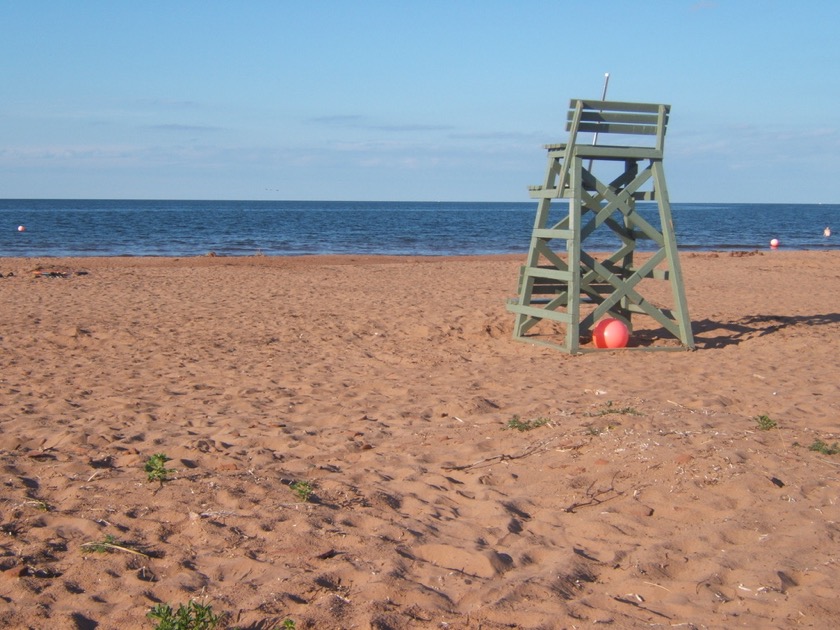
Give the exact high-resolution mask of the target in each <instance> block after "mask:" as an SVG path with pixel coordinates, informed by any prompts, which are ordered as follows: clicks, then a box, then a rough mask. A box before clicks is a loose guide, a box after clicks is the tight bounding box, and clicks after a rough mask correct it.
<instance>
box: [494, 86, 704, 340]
mask: <svg viewBox="0 0 840 630" xmlns="http://www.w3.org/2000/svg"><path fill="white" fill-rule="evenodd" d="M669 112H670V106H669V105H657V104H651V103H622V102H616V101H595V100H572V101H571V103H570V105H569V112H568V119H567V124H566V130H567V131H568V132H569V138H568V141H567V142H566V143H565V144H551V145H547V146H546V147H545V148H546V149H547V150H548V168H547V172H546V176H545V183H544V184H543V185H542V186H531V187H529V192H530V195H531V197H532V198H536V199H538V200H539V201H538V205H537V214H536V218H535V221H534V229H533V232H532V235H531V246H530V250H529V252H528V259H527V262H526V264H525V265H524V266H523V267H522V268H521V270H520V278H519V295H518V297H517V298H514V299H511V300H510V301H509V303H508V307H507V308H508V310H510V311H512V312H513V313H515V314H516V322H515V326H514V331H513V336H514V338H515V339H519V340H522V341H527V342H531V343H537V344H542V345H547V346H551V347H556V348H559V349H560V350H563V351H565V352H569V353H572V354H576V353H579V352H585V351H589V350H593V349H594V348H588V347H587V348H581V332H583V333H584V336H585V337H588V336H589V335H590V334H591V329H592V328H593V326H594V324H595V323H596V322H597V321H598V320H599V319H601V318H603V317H614V318H616V319H619V320H621V321H623V322H624V323H625V325H627V327H628V329H629V330H630V331H631V333H632V330H633V328H632V317H633V315H635V314H639V315H646V316H649V317H650V318H652V319H653V320H655V322H656V323H658V324H659V325H660V326H661V327H662V328H664V329H665V330H666V331H667V333H668V335H670V336H673V337H674V338H676V339H677V340H678V341H679V344H676V345H675V344H674V343H673V342H671V345H662V344H659V345H655V344H652V343H651V344H647V345H638V344H636V345H635V347H637V348H640V349H645V350H675V349H683V348H684V349H693V348H694V337H693V335H692V332H691V322H690V321H689V317H688V305H687V303H686V299H685V292H684V289H683V280H682V272H681V270H680V264H679V257H678V252H677V243H676V238H675V234H674V225H673V220H672V218H671V206H670V203H669V201H668V190H667V187H666V185H665V173H664V170H663V166H662V160H663V153H664V145H665V130H666V127H667V124H668V116H669ZM608 134H609V135H611V136H613V137H616V136H620V137H621V140H623V141H626V142H628V143H629V144H627V145H610V144H598V143H597V140H598V137H599V136H603V135H608ZM587 138H588V139H589V142H586V140H587ZM593 165H598V166H599V169H598V171H599V177H596V176H595V175H594V174H593V171H595V170H596V169H594V168H593ZM602 171H603V172H604V174H601V172H602ZM607 177H609V178H610V179H607ZM559 199H568V212H565V213H561V214H560V217H559V220H556V219H557V218H558V217H557V216H554V214H555V213H553V212H552V207H551V203H552V201H556V200H559ZM637 201H656V206H657V208H658V211H659V212H658V221H657V220H655V219H651V220H650V221H649V220H647V219H646V218H645V217H643V216H642V215H641V214H640V212H639V209H638V208H637V206H636V202H637ZM655 223H658V224H659V225H658V226H657V225H654V224H655ZM596 233H597V234H598V240H599V242H601V243H603V242H604V240H605V237H606V242H607V243H611V242H615V243H616V247H617V249H616V250H615V251H614V252H613V253H611V254H607V255H606V257H602V258H601V259H600V260H598V259H596V257H595V255H593V254H592V253H590V252H589V251H588V250H587V248H586V246H587V238H589V237H592V236H593V235H594V234H596ZM613 239H615V241H613ZM640 245H645V246H646V247H647V248H652V249H653V251H652V253H651V254H650V255H649V256H639V257H638V259H639V260H638V262H639V264H638V266H637V261H636V260H634V258H635V254H636V251H637V248H638V247H639V246H640ZM651 246H652V247H651ZM601 247H602V248H603V247H605V246H604V245H601ZM606 247H607V248H608V247H609V245H607V246H606ZM564 248H565V259H564V257H563V253H564V252H563V249H564ZM642 259H644V260H642ZM648 280H662V281H666V282H669V283H670V293H671V304H670V305H669V306H670V308H665V307H659V306H656V305H654V304H653V303H652V302H651V301H649V300H648V299H646V298H645V297H643V296H642V295H641V293H640V291H641V290H642V287H643V286H646V285H647V284H649V283H648V282H647V281H648ZM643 281H645V282H643ZM582 306H583V307H582ZM564 332H565V335H564V334H563V333H564ZM631 339H633V337H631ZM631 345H632V344H631Z"/></svg>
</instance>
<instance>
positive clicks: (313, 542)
mask: <svg viewBox="0 0 840 630" xmlns="http://www.w3.org/2000/svg"><path fill="white" fill-rule="evenodd" d="M522 261H523V257H522V256H496V257H463V258H412V257H401V258H390V257H362V256H342V257H299V258H273V257H264V256H253V257H247V258H225V257H196V258H181V259H174V258H101V259H93V258H85V259H14V258H0V274H2V278H0V298H2V310H0V348H2V355H0V365H2V369H1V370H0V465H2V476H0V482H2V492H0V627H3V628H34V629H39V630H40V629H44V630H47V629H50V630H55V629H64V628H68V629H74V630H91V629H94V628H96V629H98V630H106V629H112V628H113V629H127V628H128V629H133V628H152V627H154V622H153V621H152V620H150V619H148V618H147V617H146V615H147V613H148V612H149V611H150V609H151V608H152V607H153V606H155V605H156V604H160V603H166V604H170V605H171V606H173V607H174V608H177V607H178V605H179V604H186V603H187V602H189V601H190V600H196V601H198V602H200V603H203V604H208V605H210V606H212V610H213V611H214V612H215V613H217V614H221V615H223V617H224V618H223V622H222V623H221V624H220V625H219V627H220V628H221V627H224V628H242V629H249V630H272V629H274V628H278V627H281V626H282V624H283V623H284V622H286V621H287V620H288V621H290V622H293V623H294V627H296V628H298V629H302V628H307V629H310V628H311V629H318V630H323V629H333V628H335V629H344V628H346V629H350V628H362V629H368V628H371V629H376V630H388V629H391V630H402V629H422V628H449V629H458V630H466V629H473V630H478V629H483V630H491V629H501V628H524V629H537V628H539V629H549V628H588V627H593V626H597V627H601V626H602V625H603V626H604V627H609V628H643V627H663V628H670V627H686V628H735V627H743V628H758V627H760V628H791V627H810V628H828V627H831V626H832V625H833V624H835V623H836V619H838V618H840V598H838V597H837V593H838V583H840V555H838V549H840V548H839V547H838V541H840V483H838V482H840V454H838V453H835V452H834V450H835V449H833V448H832V447H833V446H834V445H835V443H836V442H837V441H840V391H838V380H840V369H839V368H840V252H786V251H769V250H768V251H762V252H747V253H744V252H739V253H723V252H719V253H713V252H704V253H693V254H692V253H683V254H682V257H681V262H682V267H683V273H684V276H685V285H686V293H687V298H688V304H689V311H690V315H691V319H692V321H693V329H694V335H695V339H696V343H697V350H695V351H693V352H688V351H676V352H639V351H634V350H620V351H606V352H598V353H587V354H583V355H579V356H569V355H566V354H563V353H562V352H559V351H557V350H553V349H549V348H545V347H540V346H534V345H531V344H525V343H521V342H518V341H514V340H513V339H512V338H511V334H512V329H513V315H511V314H510V313H508V312H507V311H506V309H505V304H506V300H507V299H508V298H509V297H512V296H514V295H515V293H516V280H517V277H518V268H519V265H520V264H521V263H522ZM653 295H654V298H655V296H656V294H655V292H654V294H653ZM640 321H641V320H640ZM155 454H164V455H166V456H167V457H168V458H169V461H168V462H167V463H166V465H165V467H166V469H167V470H169V471H170V472H168V473H165V475H164V476H165V480H163V481H156V480H150V479H149V474H148V473H147V471H146V470H145V466H146V463H147V462H148V460H149V458H150V457H151V456H153V455H155ZM832 620H833V621H832Z"/></svg>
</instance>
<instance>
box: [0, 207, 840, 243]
mask: <svg viewBox="0 0 840 630" xmlns="http://www.w3.org/2000/svg"><path fill="white" fill-rule="evenodd" d="M554 206H556V207H557V208H558V211H557V212H560V213H562V212H563V206H562V204H560V203H557V204H554ZM640 208H641V210H640V211H641V212H642V214H643V215H645V216H646V217H649V220H650V221H651V222H652V223H654V225H658V218H657V212H656V208H655V205H653V204H641V205H640ZM535 212H536V203H535V202H523V203H479V202H472V203H463V202H453V203H449V202H441V203H430V202H379V201H377V202H358V201H347V202H342V201H326V202H323V201H130V200H118V201H108V200H56V199H37V200H32V199H29V200H26V199H24V200H19V199H6V200H0V256H21V257H41V256H200V255H205V254H208V253H210V252H215V253H216V254H217V255H220V256H250V255H254V254H264V255H268V256H281V255H282V256H289V255H303V254H392V255H429V256H436V255H467V254H506V253H523V254H524V253H525V252H527V250H528V245H529V241H530V235H531V228H532V226H533V222H534V215H535ZM672 213H673V217H674V225H675V228H676V232H677V242H678V246H679V248H680V250H683V251H686V250H703V251H710V250H745V251H748V250H755V249H765V248H767V247H768V244H769V242H770V240H771V239H773V238H777V239H779V241H780V242H781V248H782V249H799V250H820V249H840V205H836V204H826V205H807V204H725V203H715V204H697V203H690V204H679V203H677V204H672ZM557 218H559V216H558V217H557ZM21 225H22V226H25V228H26V230H25V231H18V226H21ZM826 226H831V227H832V228H833V229H834V230H835V234H834V235H832V236H831V237H829V238H826V237H825V236H823V229H824V228H825V227H826ZM587 245H588V249H590V250H593V251H598V250H599V249H600V248H601V247H603V249H604V250H612V249H614V248H615V247H614V245H615V239H614V237H612V236H611V235H610V234H609V233H608V230H606V229H602V228H599V230H597V231H596V232H595V233H593V235H592V236H591V237H590V238H589V239H588V240H587ZM640 249H652V247H649V246H646V244H645V242H644V241H640Z"/></svg>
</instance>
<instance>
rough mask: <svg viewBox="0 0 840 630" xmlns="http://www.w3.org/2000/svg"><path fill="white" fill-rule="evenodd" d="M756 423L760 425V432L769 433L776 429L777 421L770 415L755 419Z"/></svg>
mask: <svg viewBox="0 0 840 630" xmlns="http://www.w3.org/2000/svg"><path fill="white" fill-rule="evenodd" d="M755 422H756V424H757V425H758V430H759V431H769V430H770V429H775V428H776V426H777V425H776V421H775V420H773V418H771V417H770V416H768V415H761V416H756V417H755Z"/></svg>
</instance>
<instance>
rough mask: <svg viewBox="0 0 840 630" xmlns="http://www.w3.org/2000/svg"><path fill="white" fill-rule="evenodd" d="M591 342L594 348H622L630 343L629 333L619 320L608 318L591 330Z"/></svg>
mask: <svg viewBox="0 0 840 630" xmlns="http://www.w3.org/2000/svg"><path fill="white" fill-rule="evenodd" d="M592 341H594V342H595V347H596V348H623V347H624V346H626V345H627V342H628V341H630V331H629V330H627V326H625V325H624V322H622V321H621V320H618V319H613V318H612V317H608V318H606V319H602V320H601V321H600V322H598V324H597V325H596V326H595V328H593V329H592Z"/></svg>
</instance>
